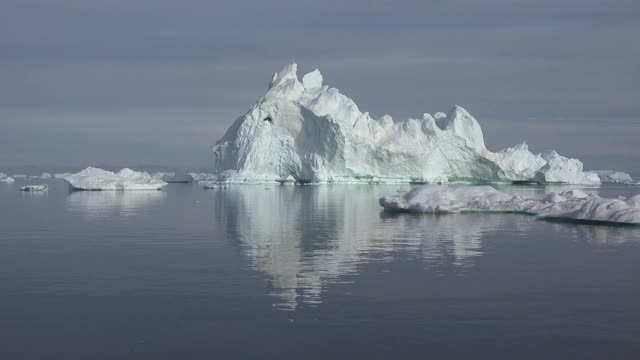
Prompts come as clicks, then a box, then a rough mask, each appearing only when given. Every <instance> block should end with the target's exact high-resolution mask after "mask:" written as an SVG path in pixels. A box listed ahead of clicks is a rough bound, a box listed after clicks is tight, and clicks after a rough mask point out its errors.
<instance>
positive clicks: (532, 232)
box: [0, 181, 640, 359]
mask: <svg viewBox="0 0 640 360" xmlns="http://www.w3.org/2000/svg"><path fill="white" fill-rule="evenodd" d="M20 185H21V183H20V182H16V184H14V185H5V184H0V358H1V359H220V358H280V359H316V358H317V359H340V358H346V357H347V356H349V357H353V358H367V359H372V358H386V359H390V358H447V359H451V358H491V359H499V358H504V359H543V358H547V359H551V358H562V359H567V358H576V359H577V358H580V359H588V358H593V359H604V358H606V359H615V358H621V359H623V358H626V359H637V358H638V356H640V355H639V354H640V305H639V304H640V283H639V281H638V280H639V276H640V229H639V228H634V227H607V226H593V225H576V224H568V223H548V222H542V221H537V220H536V219H535V218H534V217H531V216H523V215H496V214H492V215H482V214H468V215H446V216H429V215H412V214H386V213H384V212H383V211H381V208H380V207H379V205H378V198H379V196H381V195H384V194H387V193H392V192H395V191H397V189H407V188H408V187H407V186H366V185H362V186H357V185H341V186H299V187H294V186H277V185H266V186H265V185H254V186H233V187H230V188H228V189H225V190H217V191H205V190H201V189H199V188H198V187H197V186H192V185H183V184H172V185H170V186H169V187H168V188H167V190H166V191H163V192H153V191H152V192H126V193H123V192H74V193H70V192H69V191H68V189H67V186H66V185H65V184H64V183H63V182H59V181H50V182H49V185H50V190H49V192H48V193H46V194H38V193H21V192H19V191H18V187H19V186H20ZM501 190H503V191H510V192H517V193H528V194H535V193H542V192H544V191H545V189H544V188H541V187H510V186H506V187H502V188H501ZM549 190H557V189H549V188H547V189H546V191H549ZM593 190H594V189H591V190H590V191H593ZM595 190H596V191H599V192H601V193H602V194H604V195H607V196H612V195H631V194H635V193H636V192H640V188H639V187H626V186H605V187H602V188H600V189H595Z"/></svg>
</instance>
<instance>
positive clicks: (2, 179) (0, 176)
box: [0, 173, 15, 184]
mask: <svg viewBox="0 0 640 360" xmlns="http://www.w3.org/2000/svg"><path fill="white" fill-rule="evenodd" d="M14 181H15V180H14V179H13V178H11V177H9V176H8V175H7V174H5V173H0V183H6V184H11V183H13V182H14Z"/></svg>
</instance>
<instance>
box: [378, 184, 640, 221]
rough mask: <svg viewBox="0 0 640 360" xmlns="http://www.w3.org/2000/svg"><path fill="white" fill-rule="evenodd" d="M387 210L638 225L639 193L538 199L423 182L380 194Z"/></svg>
mask: <svg viewBox="0 0 640 360" xmlns="http://www.w3.org/2000/svg"><path fill="white" fill-rule="evenodd" d="M379 201H380V205H381V206H382V207H383V208H384V209H385V210H389V211H400V212H414V213H432V214H440V213H457V212H502V213H505V212H506V213H523V214H531V215H537V216H539V217H540V218H541V219H570V220H579V221H591V222H607V223H618V224H637V225H640V195H636V196H634V197H631V198H629V199H625V198H617V199H609V198H602V197H599V196H598V195H596V194H593V193H589V194H588V193H585V192H583V191H581V190H569V191H563V192H560V193H555V192H550V193H548V194H546V195H545V196H544V197H543V198H542V199H536V198H527V197H521V196H512V195H509V194H507V193H504V192H501V191H498V190H496V189H494V188H493V187H491V186H438V185H424V186H420V187H417V188H414V189H412V190H410V191H408V192H406V193H404V194H400V195H398V194H395V195H389V196H383V197H381V198H380V200H379Z"/></svg>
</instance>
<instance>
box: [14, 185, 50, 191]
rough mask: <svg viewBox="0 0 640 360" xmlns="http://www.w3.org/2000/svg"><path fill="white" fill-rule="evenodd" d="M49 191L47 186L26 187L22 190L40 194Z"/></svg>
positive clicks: (21, 189)
mask: <svg viewBox="0 0 640 360" xmlns="http://www.w3.org/2000/svg"><path fill="white" fill-rule="evenodd" d="M48 190H49V186H48V185H47V184H43V185H25V186H23V187H21V188H20V191H27V192H40V191H48Z"/></svg>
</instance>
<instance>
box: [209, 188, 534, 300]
mask: <svg viewBox="0 0 640 360" xmlns="http://www.w3.org/2000/svg"><path fill="white" fill-rule="evenodd" d="M393 189H394V188H390V187H375V188H372V187H370V186H312V187H306V186H303V187H300V186H295V187H286V186H274V187H272V188H271V189H269V190H265V189H264V188H263V187H261V186H239V187H230V188H229V189H228V190H227V191H224V192H219V193H217V194H216V196H219V197H224V198H225V199H218V200H217V201H216V200H214V201H215V204H216V205H214V209H215V210H214V216H215V217H216V221H217V222H218V223H219V224H220V225H221V226H225V227H226V228H227V232H228V233H230V234H233V235H232V236H231V238H237V239H240V241H241V247H242V249H243V252H244V253H245V254H246V255H247V256H248V258H249V259H250V260H251V262H252V264H253V266H254V267H255V268H256V269H258V270H260V271H263V272H265V273H267V274H268V275H269V276H270V277H271V286H272V289H271V294H273V295H274V296H276V297H277V299H278V302H279V305H280V306H283V307H286V308H295V307H296V306H297V305H298V303H299V302H302V303H305V304H313V303H318V302H320V301H321V294H322V291H323V290H324V289H325V288H326V286H327V285H328V284H331V283H335V282H338V281H347V279H348V275H354V274H357V273H358V272H359V267H360V266H362V265H363V264H365V263H368V262H374V261H389V259H390V258H393V257H394V256H418V257H421V258H423V259H424V261H425V263H426V264H427V266H429V264H432V265H433V266H436V265H438V266H441V265H442V263H443V262H445V263H448V264H450V265H451V266H453V267H465V266H470V265H472V259H473V257H474V256H478V255H481V254H482V237H483V235H484V234H485V233H487V232H491V231H492V229H498V228H503V229H504V228H505V227H509V228H511V229H519V228H522V227H526V226H528V225H527V224H531V223H532V221H533V219H532V218H530V217H523V216H510V217H503V216H491V215H477V216H475V215H471V216H470V215H464V216H457V215H450V216H440V217H433V216H431V217H428V216H411V215H407V214H404V215H402V214H400V215H388V214H384V213H382V212H381V209H380V208H379V207H378V206H377V199H378V197H379V195H380V192H381V191H384V192H389V191H390V190H391V191H392V190H393ZM220 200H224V201H220ZM505 222H509V223H510V224H505Z"/></svg>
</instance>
